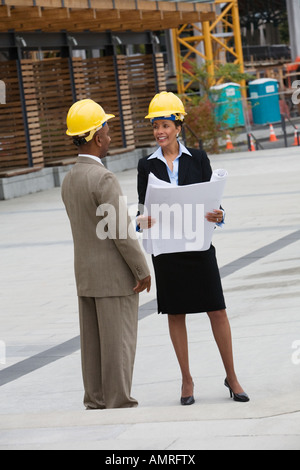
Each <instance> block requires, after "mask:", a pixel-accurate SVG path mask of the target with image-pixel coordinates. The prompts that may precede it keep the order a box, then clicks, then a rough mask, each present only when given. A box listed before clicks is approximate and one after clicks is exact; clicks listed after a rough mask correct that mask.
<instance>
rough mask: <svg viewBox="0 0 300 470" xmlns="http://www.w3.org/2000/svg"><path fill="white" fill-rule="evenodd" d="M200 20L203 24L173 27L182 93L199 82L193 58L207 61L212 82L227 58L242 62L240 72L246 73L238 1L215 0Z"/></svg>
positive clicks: (178, 80) (179, 84)
mask: <svg viewBox="0 0 300 470" xmlns="http://www.w3.org/2000/svg"><path fill="white" fill-rule="evenodd" d="M224 4H225V5H224ZM200 20H201V23H196V24H183V25H182V26H181V27H179V28H178V29H173V46H174V55H175V64H176V75H177V88H178V93H180V94H185V93H187V92H188V91H189V89H191V87H193V86H194V85H195V81H196V77H195V74H194V72H193V68H192V67H190V63H191V59H193V60H194V61H195V60H196V61H199V60H200V61H201V60H202V61H203V62H205V63H206V65H207V71H208V74H209V76H210V77H211V79H210V80H211V85H214V84H215V83H216V79H215V78H214V77H215V70H216V67H217V66H218V65H219V64H220V63H224V62H225V61H226V57H227V58H229V59H230V61H231V62H233V63H235V64H239V65H240V71H241V72H244V59H243V49H242V40H241V29H240V19H239V7H238V0H231V1H227V2H226V1H225V2H224V1H223V0H215V1H212V2H211V11H210V12H203V13H201V15H200ZM199 58H200V59H199ZM187 77H188V78H187ZM242 85H244V83H242Z"/></svg>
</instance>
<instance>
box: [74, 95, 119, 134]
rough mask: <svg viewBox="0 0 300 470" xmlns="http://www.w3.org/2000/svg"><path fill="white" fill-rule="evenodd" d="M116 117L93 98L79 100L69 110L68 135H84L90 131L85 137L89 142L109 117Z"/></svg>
mask: <svg viewBox="0 0 300 470" xmlns="http://www.w3.org/2000/svg"><path fill="white" fill-rule="evenodd" d="M114 117H115V116H114V115H113V114H106V113H105V111H104V109H103V108H102V106H100V105H99V104H98V103H96V102H95V101H93V100H90V99H86V100H80V101H77V102H76V103H74V104H73V106H71V108H70V110H69V112H68V116H67V127H68V130H67V135H69V136H71V137H75V136H79V137H83V136H85V134H87V133H88V132H90V135H89V136H87V137H85V139H86V141H87V142H89V141H90V140H91V139H92V138H93V135H94V134H95V132H96V131H98V130H100V129H101V127H103V126H104V124H105V123H106V122H107V121H108V120H109V119H112V118H114ZM92 131H94V132H92Z"/></svg>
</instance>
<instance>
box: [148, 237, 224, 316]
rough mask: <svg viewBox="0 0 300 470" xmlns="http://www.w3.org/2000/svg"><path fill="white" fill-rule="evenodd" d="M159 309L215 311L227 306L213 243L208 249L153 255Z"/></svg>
mask: <svg viewBox="0 0 300 470" xmlns="http://www.w3.org/2000/svg"><path fill="white" fill-rule="evenodd" d="M152 260H153V266H154V270H155V277H156V288H157V304H158V313H164V314H169V315H176V314H177V315H178V314H188V313H200V312H212V311H215V310H223V309H225V308H226V306H225V300H224V295H223V289H222V283H221V278H220V273H219V268H218V264H217V259H216V252H215V248H214V246H213V245H211V247H210V249H209V250H207V251H193V252H186V253H172V254H163V255H159V256H155V257H154V256H153V257H152Z"/></svg>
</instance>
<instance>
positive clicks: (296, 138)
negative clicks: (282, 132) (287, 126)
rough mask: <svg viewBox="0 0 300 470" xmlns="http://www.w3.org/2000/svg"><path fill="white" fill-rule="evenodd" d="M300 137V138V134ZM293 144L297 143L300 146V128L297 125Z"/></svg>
mask: <svg viewBox="0 0 300 470" xmlns="http://www.w3.org/2000/svg"><path fill="white" fill-rule="evenodd" d="M299 139H300V136H299ZM293 145H297V146H298V129H297V127H296V128H295V134H294V143H293Z"/></svg>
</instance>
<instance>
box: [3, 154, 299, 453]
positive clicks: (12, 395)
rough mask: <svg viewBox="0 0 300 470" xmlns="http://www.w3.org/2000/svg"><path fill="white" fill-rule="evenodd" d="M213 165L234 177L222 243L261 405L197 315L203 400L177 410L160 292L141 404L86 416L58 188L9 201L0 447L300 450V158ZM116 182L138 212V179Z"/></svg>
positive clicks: (193, 336)
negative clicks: (234, 379) (241, 394)
mask: <svg viewBox="0 0 300 470" xmlns="http://www.w3.org/2000/svg"><path fill="white" fill-rule="evenodd" d="M211 162H212V166H213V168H226V169H227V170H228V172H229V175H230V177H229V180H228V184H227V186H226V190H225V196H224V200H223V206H224V207H225V209H226V214H227V217H226V225H225V227H224V229H218V230H216V232H215V235H214V245H215V246H216V248H217V255H218V261H219V266H220V270H221V274H222V278H223V287H224V291H225V297H226V302H227V308H228V315H229V317H230V321H231V326H232V332H233V338H234V350H235V361H236V369H237V372H238V375H239V378H240V381H241V383H242V384H243V386H244V388H245V390H246V391H247V393H248V394H249V395H250V397H251V401H250V403H246V404H240V403H235V402H233V401H232V400H230V399H229V394H228V391H227V389H225V387H224V385H223V381H224V370H223V366H222V364H221V360H220V357H219V353H218V351H217V348H216V345H215V342H214V340H213V337H212V333H211V330H210V324H209V321H208V318H207V316H206V315H205V314H200V315H194V316H190V317H189V318H188V329H189V343H190V361H191V369H192V373H193V377H194V381H195V398H196V404H195V405H194V406H192V407H188V408H184V407H181V406H180V405H179V398H180V387H181V381H180V374H179V370H178V365H177V361H176V359H175V355H174V352H173V348H172V346H171V343H170V339H169V335H168V328H167V319H166V317H164V316H159V315H157V314H156V312H155V285H153V287H152V291H151V293H150V294H146V293H143V294H142V295H141V298H140V305H141V307H140V322H139V341H138V349H137V359H136V367H135V375H134V386H133V396H135V397H136V398H137V399H138V400H139V402H140V406H139V407H138V408H137V409H129V410H105V411H99V412H98V411H96V412H88V411H85V410H84V409H83V406H82V396H83V389H82V379H81V370H80V352H79V342H78V335H79V328H78V314H77V299H76V291H75V283H74V276H73V247H72V240H71V233H70V228H69V223H68V219H67V217H66V214H65V211H64V208H63V204H62V202H61V199H60V189H59V188H54V189H51V190H49V191H45V192H41V193H36V194H32V195H28V196H24V197H22V198H17V199H12V200H8V201H1V202H0V224H1V232H0V258H1V270H0V302H1V311H0V317H1V318H0V325H1V327H0V385H1V387H0V449H3V450H4V449H104V450H135V449H137V450H138V449H140V450H141V449H143V450H145V449H149V450H160V451H164V450H168V451H173V450H174V451H175V450H202V449H211V450H213V449H297V450H299V449H300V393H299V392H300V317H299V310H300V309H299V307H300V302H299V299H300V289H299V286H300V277H299V273H300V266H299V260H300V212H299V203H300V198H299V195H300V187H299V181H300V178H299V176H300V150H299V149H298V148H289V149H276V150H265V151H260V152H253V153H249V152H245V153H233V154H224V155H218V156H212V157H211ZM117 176H118V179H119V181H120V183H121V185H122V187H123V190H124V193H125V194H126V195H127V196H128V202H129V204H130V205H131V204H134V203H135V202H136V189H135V187H136V183H135V179H136V172H135V170H130V171H125V172H123V173H118V174H117ZM149 264H150V266H151V262H150V260H149ZM4 349H5V352H6V354H5V355H4V353H3V351H4ZM1 351H2V355H1ZM1 362H2V363H1ZM3 362H5V364H3Z"/></svg>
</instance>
